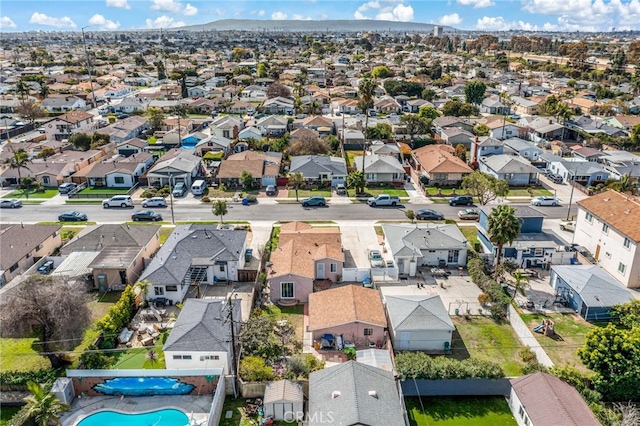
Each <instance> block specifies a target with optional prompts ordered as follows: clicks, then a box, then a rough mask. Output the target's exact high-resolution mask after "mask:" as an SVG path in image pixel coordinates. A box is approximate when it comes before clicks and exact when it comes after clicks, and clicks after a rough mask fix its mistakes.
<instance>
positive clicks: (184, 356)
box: [182, 355, 191, 359]
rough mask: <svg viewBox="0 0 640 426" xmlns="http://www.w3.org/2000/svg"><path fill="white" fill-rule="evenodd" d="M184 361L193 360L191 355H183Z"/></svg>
mask: <svg viewBox="0 0 640 426" xmlns="http://www.w3.org/2000/svg"><path fill="white" fill-rule="evenodd" d="M182 359H191V355H182Z"/></svg>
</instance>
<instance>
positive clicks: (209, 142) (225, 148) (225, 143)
mask: <svg viewBox="0 0 640 426" xmlns="http://www.w3.org/2000/svg"><path fill="white" fill-rule="evenodd" d="M230 146H231V139H227V138H223V137H222V136H218V135H212V136H206V137H205V138H204V139H201V140H200V141H198V143H197V144H196V146H195V153H196V155H197V156H199V157H202V156H203V155H204V154H206V153H207V152H223V153H225V154H227V153H228V152H229V147H230Z"/></svg>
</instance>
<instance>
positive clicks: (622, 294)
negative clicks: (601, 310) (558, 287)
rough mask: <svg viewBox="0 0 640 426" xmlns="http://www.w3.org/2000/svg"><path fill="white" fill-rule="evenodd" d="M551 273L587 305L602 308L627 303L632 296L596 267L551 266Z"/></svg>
mask: <svg viewBox="0 0 640 426" xmlns="http://www.w3.org/2000/svg"><path fill="white" fill-rule="evenodd" d="M551 269H552V270H553V271H555V272H556V274H558V276H559V277H560V278H562V280H563V281H565V282H566V283H567V284H569V285H570V286H571V287H572V288H573V289H574V290H575V291H576V292H577V293H579V294H580V297H581V298H582V300H583V301H584V303H586V304H587V306H594V307H602V306H614V305H617V304H622V303H627V302H629V300H631V299H633V295H632V294H631V292H630V291H629V290H627V289H626V288H625V287H624V286H623V285H622V284H620V283H618V281H617V280H616V279H615V278H614V277H612V276H611V275H610V274H609V273H607V272H606V271H605V270H604V269H602V268H600V267H599V266H598V265H553V266H552V267H551Z"/></svg>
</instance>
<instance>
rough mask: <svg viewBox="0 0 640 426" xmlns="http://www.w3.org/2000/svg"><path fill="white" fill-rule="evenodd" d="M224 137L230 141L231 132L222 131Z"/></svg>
mask: <svg viewBox="0 0 640 426" xmlns="http://www.w3.org/2000/svg"><path fill="white" fill-rule="evenodd" d="M222 137H223V138H227V139H229V131H228V130H223V131H222Z"/></svg>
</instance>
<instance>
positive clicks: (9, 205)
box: [0, 198, 22, 209]
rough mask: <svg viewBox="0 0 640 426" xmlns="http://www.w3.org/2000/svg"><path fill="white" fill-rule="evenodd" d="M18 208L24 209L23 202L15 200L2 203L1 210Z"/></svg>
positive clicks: (0, 202) (0, 203)
mask: <svg viewBox="0 0 640 426" xmlns="http://www.w3.org/2000/svg"><path fill="white" fill-rule="evenodd" d="M18 207H22V201H20V200H17V199H15V198H12V199H10V200H2V201H0V209H15V208H18Z"/></svg>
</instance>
